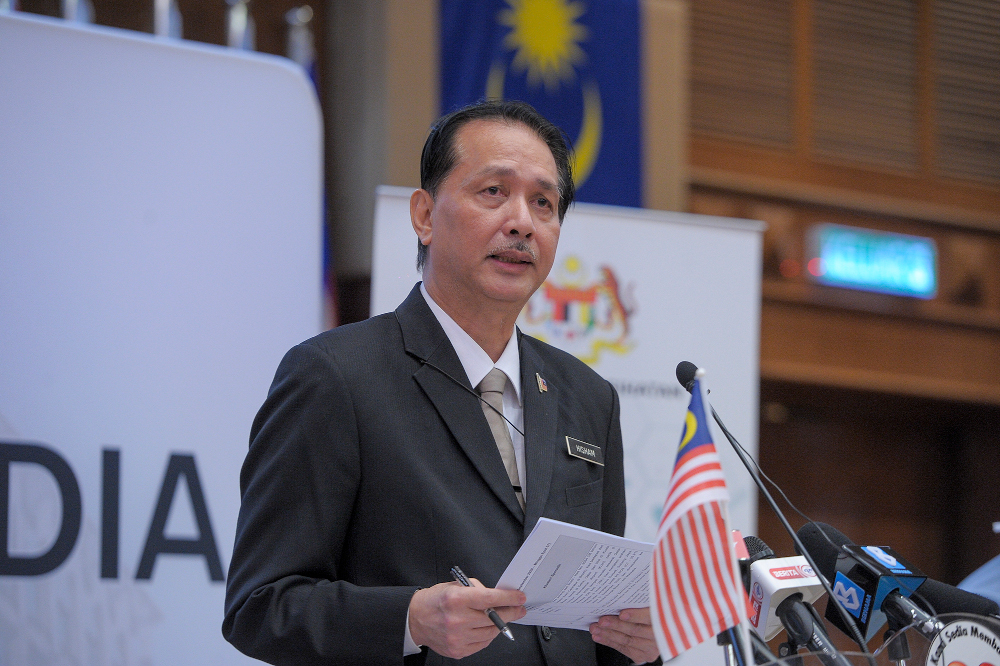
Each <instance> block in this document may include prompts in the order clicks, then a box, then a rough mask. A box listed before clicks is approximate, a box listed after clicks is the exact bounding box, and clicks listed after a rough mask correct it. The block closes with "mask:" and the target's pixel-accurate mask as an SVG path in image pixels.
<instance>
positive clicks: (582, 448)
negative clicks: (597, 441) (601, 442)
mask: <svg viewBox="0 0 1000 666" xmlns="http://www.w3.org/2000/svg"><path fill="white" fill-rule="evenodd" d="M566 449H567V450H568V451H569V454H570V455H571V456H573V457H575V458H580V459H581V460H586V461H587V462H592V463H594V464H597V465H600V466H601V467H604V453H602V452H601V447H599V446H594V445H593V444H587V442H585V441H583V440H581V439H575V438H573V437H570V436H568V435H567V436H566Z"/></svg>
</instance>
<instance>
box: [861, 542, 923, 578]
mask: <svg viewBox="0 0 1000 666" xmlns="http://www.w3.org/2000/svg"><path fill="white" fill-rule="evenodd" d="M861 550H863V551H865V552H866V553H868V554H869V555H871V556H872V557H873V558H875V560H876V561H878V562H880V563H881V564H882V565H883V566H885V568H886V569H888V570H889V571H891V572H892V573H894V574H912V573H913V572H912V571H910V570H909V569H907V568H906V566H905V565H904V564H903V563H902V562H900V561H899V560H898V559H896V558H895V557H893V556H892V555H890V554H889V553H887V552H885V551H884V550H882V549H881V548H879V547H878V546H862V548H861Z"/></svg>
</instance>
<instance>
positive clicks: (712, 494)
mask: <svg viewBox="0 0 1000 666" xmlns="http://www.w3.org/2000/svg"><path fill="white" fill-rule="evenodd" d="M703 375H704V371H703V370H700V369H699V370H698V373H697V375H696V379H695V383H694V388H693V389H692V391H691V404H690V406H689V407H688V412H687V417H686V419H685V423H684V432H683V433H682V434H681V443H680V447H679V449H678V451H677V462H676V463H675V464H674V472H673V475H672V477H671V479H670V490H669V492H668V493H667V499H666V502H664V505H663V516H662V518H661V519H660V528H659V530H658V532H657V537H656V544H655V549H654V551H653V566H652V570H651V572H650V595H649V596H650V613H651V616H652V620H653V633H654V634H655V636H656V644H657V647H658V648H659V650H660V656H662V657H663V659H664V661H666V660H668V659H673V658H674V657H675V656H677V655H678V654H680V653H682V652H685V651H687V650H689V649H691V648H693V647H694V646H696V645H699V644H700V643H703V642H705V641H707V640H709V639H710V638H715V637H716V636H717V635H718V634H719V633H721V632H722V631H724V630H726V629H728V628H730V627H732V626H735V625H737V624H739V623H740V622H742V620H744V619H745V618H746V595H745V594H744V593H743V589H742V583H741V582H739V581H740V578H739V576H738V574H737V567H738V564H737V561H736V555H735V553H734V552H733V547H732V544H731V542H730V538H729V533H730V531H729V514H728V512H727V508H726V505H727V503H728V501H729V493H728V492H727V490H726V480H725V477H724V476H723V474H722V465H721V464H720V462H719V454H718V453H717V452H716V450H715V445H714V444H713V443H712V436H711V433H710V432H709V430H708V419H707V418H706V417H705V400H704V396H703V395H702V387H701V377H702V376H703ZM744 654H747V653H744Z"/></svg>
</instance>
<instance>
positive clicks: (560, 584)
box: [497, 518, 653, 630]
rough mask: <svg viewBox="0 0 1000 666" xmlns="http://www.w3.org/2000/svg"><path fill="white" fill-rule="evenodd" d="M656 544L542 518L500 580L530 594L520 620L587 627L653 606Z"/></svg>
mask: <svg viewBox="0 0 1000 666" xmlns="http://www.w3.org/2000/svg"><path fill="white" fill-rule="evenodd" d="M652 559H653V544H651V543H642V542H641V541H632V540H631V539H625V538H622V537H616V536H613V535H611V534H605V533H604V532H599V531H597V530H591V529H588V528H586V527H579V526H577V525H570V524H569V523H562V522H559V521H558V520H551V519H549V518H541V519H540V520H539V521H538V524H536V525H535V528H534V529H533V530H531V534H529V535H528V538H527V539H526V540H525V541H524V543H523V544H521V548H520V550H518V551H517V555H515V556H514V559H513V560H511V562H510V564H509V565H507V570H506V571H504V572H503V575H502V576H500V580H499V581H497V587H498V588H504V589H508V590H510V589H518V590H521V591H522V592H524V594H525V595H526V596H527V597H528V600H527V602H526V603H525V607H526V608H527V609H528V614H527V615H525V616H524V617H523V618H521V619H520V620H517V623H518V624H532V625H544V626H548V627H562V628H567V629H584V630H586V629H587V628H588V627H589V626H590V625H591V623H593V622H596V621H597V619H598V618H599V617H601V616H602V615H616V614H617V613H618V612H619V611H621V610H623V609H625V608H643V607H645V606H648V605H649V567H650V564H651V562H652Z"/></svg>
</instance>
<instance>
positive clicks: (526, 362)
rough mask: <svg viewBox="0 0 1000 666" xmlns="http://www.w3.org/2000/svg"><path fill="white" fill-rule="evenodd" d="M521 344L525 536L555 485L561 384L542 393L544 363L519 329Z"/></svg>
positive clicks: (548, 387) (552, 386)
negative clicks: (553, 476) (539, 383)
mask: <svg viewBox="0 0 1000 666" xmlns="http://www.w3.org/2000/svg"><path fill="white" fill-rule="evenodd" d="M517 334H518V336H520V337H519V342H520V347H521V393H522V402H523V404H524V453H525V475H526V476H527V477H528V478H527V479H526V480H525V483H526V488H527V493H526V495H525V503H526V506H525V520H524V534H525V536H527V535H528V533H529V532H530V531H531V529H532V528H533V527H534V526H535V523H536V522H538V519H539V517H541V515H542V510H543V509H544V508H545V504H546V502H547V501H548V498H549V489H550V488H551V487H552V466H553V465H554V461H555V454H556V448H557V447H558V442H557V441H556V437H557V432H556V427H557V425H558V422H559V387H557V386H555V385H553V384H547V387H546V390H545V391H544V392H543V391H542V390H541V389H540V388H539V386H538V378H537V377H536V376H535V375H536V373H537V374H538V375H540V376H541V377H542V378H543V379H544V378H545V372H544V371H545V364H544V362H543V361H542V359H541V358H540V357H539V356H538V354H537V353H536V352H535V350H534V349H532V347H531V346H530V343H529V344H525V338H524V336H521V333H520V331H518V333H517Z"/></svg>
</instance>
